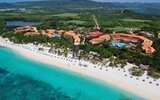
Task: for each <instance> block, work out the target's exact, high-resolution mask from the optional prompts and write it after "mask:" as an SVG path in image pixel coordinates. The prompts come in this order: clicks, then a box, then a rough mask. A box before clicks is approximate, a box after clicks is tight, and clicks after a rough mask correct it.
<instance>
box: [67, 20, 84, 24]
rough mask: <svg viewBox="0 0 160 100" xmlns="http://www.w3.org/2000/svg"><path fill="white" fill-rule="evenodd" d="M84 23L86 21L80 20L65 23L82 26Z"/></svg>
mask: <svg viewBox="0 0 160 100" xmlns="http://www.w3.org/2000/svg"><path fill="white" fill-rule="evenodd" d="M85 22H86V21H80V20H70V21H67V23H76V24H83V23H85Z"/></svg>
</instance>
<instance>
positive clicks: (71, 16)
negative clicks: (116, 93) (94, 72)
mask: <svg viewBox="0 0 160 100" xmlns="http://www.w3.org/2000/svg"><path fill="white" fill-rule="evenodd" d="M2 5H3V4H2ZM153 6H154V8H153ZM158 7H159V6H156V5H147V4H140V5H138V4H137V5H136V4H135V5H134V6H132V7H131V6H130V5H129V4H119V3H114V4H112V3H96V2H93V1H89V0H61V1H59V0H52V1H39V2H36V3H35V2H27V3H15V4H7V5H6V6H4V5H3V6H1V7H0V8H3V9H7V8H26V10H23V11H21V10H10V11H0V29H1V30H0V35H1V36H3V37H7V38H9V39H10V40H11V41H14V42H16V43H35V42H37V43H48V42H49V43H51V44H55V46H56V48H64V49H67V48H71V49H72V51H74V52H75V54H76V55H78V51H80V50H82V51H83V52H82V53H81V54H79V58H82V57H84V58H88V54H89V51H95V52H97V53H98V54H100V56H98V58H96V57H94V60H97V59H98V60H99V61H102V60H103V59H104V58H110V60H112V62H111V63H110V65H112V66H115V67H117V66H120V67H123V66H125V65H126V62H130V63H134V64H136V65H138V66H139V64H144V65H150V67H151V68H153V70H154V71H153V72H154V73H153V72H152V71H151V72H149V75H151V76H155V77H160V75H159V73H160V46H159V43H160V39H157V38H152V37H150V39H151V40H153V42H154V44H153V47H154V48H155V49H156V52H155V53H154V54H153V55H145V54H144V53H143V51H142V50H141V48H139V47H140V46H139V45H138V46H137V48H136V49H132V48H128V49H127V48H116V47H111V46H110V45H109V42H106V43H105V42H104V43H102V44H101V45H91V44H90V43H88V42H85V43H84V45H80V46H74V44H73V40H72V39H71V38H68V37H65V36H62V37H61V38H48V37H45V36H42V35H40V36H34V37H29V36H24V33H14V32H13V29H14V28H15V27H5V21H33V22H34V21H39V22H42V24H41V25H39V26H37V28H38V29H47V28H49V29H51V28H53V29H65V30H75V31H76V32H77V33H80V34H81V35H82V36H86V35H87V34H88V32H90V31H95V29H93V27H94V26H95V24H94V21H93V17H92V14H94V15H96V17H97V20H98V23H100V27H101V28H102V29H101V31H102V32H104V33H105V34H107V33H111V32H113V31H116V32H125V33H128V32H129V31H130V29H131V28H132V29H133V31H141V30H143V31H148V32H151V33H153V34H155V36H156V37H157V33H158V32H160V15H159V14H158V12H159V9H157V8H158ZM57 9H58V10H57ZM122 9H124V11H123V13H121V10H122ZM134 9H136V10H138V9H144V10H146V9H152V10H149V11H150V12H151V14H142V13H136V12H135V11H134ZM4 12H5V13H4ZM154 12H157V14H153V13H154ZM113 57H116V59H112V58H113ZM141 73H142V71H140V70H136V71H135V72H134V73H133V74H134V75H139V74H141Z"/></svg>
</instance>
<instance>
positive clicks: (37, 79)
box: [0, 48, 143, 100]
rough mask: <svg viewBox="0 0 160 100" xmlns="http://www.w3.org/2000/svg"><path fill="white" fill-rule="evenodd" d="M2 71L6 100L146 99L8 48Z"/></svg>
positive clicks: (0, 58)
mask: <svg viewBox="0 0 160 100" xmlns="http://www.w3.org/2000/svg"><path fill="white" fill-rule="evenodd" d="M0 68H1V69H0V73H2V77H0V81H2V83H0V86H1V87H4V88H6V89H3V88H0V91H3V93H2V94H3V95H5V97H4V99H3V100H17V99H16V97H21V98H34V99H27V100H44V99H45V100H50V99H48V98H47V96H48V95H49V96H51V97H52V98H54V97H55V98H57V99H51V100H89V99H90V100H143V99H142V98H141V97H138V96H136V95H133V94H131V93H128V92H126V91H123V90H121V89H118V88H117V87H115V86H113V85H110V84H108V85H106V84H103V82H99V81H96V80H95V79H92V78H89V77H85V78H84V77H82V76H81V75H80V74H76V73H73V72H69V71H66V70H63V69H59V68H57V67H52V68H51V66H50V65H46V64H42V63H39V62H33V61H31V60H29V59H26V58H24V57H22V56H21V55H19V54H17V53H15V52H13V51H11V50H9V49H6V48H0ZM8 73H11V74H9V75H8ZM6 76H7V78H4V77H6ZM4 82H7V83H5V84H4ZM17 82H18V83H17ZM14 84H16V85H15V86H14ZM5 85H7V87H6V86H5ZM13 91H18V92H13ZM22 91H25V92H22ZM31 91H32V92H31ZM32 93H33V94H32ZM14 95H15V96H14ZM42 95H43V98H40V97H41V96H42ZM32 96H33V97H32ZM0 97H1V96H0ZM10 97H12V98H10ZM6 98H7V99H6ZM19 100H21V99H19Z"/></svg>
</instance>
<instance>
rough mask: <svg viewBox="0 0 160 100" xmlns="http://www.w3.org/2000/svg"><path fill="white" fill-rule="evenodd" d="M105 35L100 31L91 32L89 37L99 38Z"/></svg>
mask: <svg viewBox="0 0 160 100" xmlns="http://www.w3.org/2000/svg"><path fill="white" fill-rule="evenodd" d="M102 34H103V33H102V32H100V31H96V32H91V33H89V34H88V36H89V37H97V36H100V35H102Z"/></svg>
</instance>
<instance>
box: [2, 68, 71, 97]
mask: <svg viewBox="0 0 160 100" xmlns="http://www.w3.org/2000/svg"><path fill="white" fill-rule="evenodd" d="M0 72H1V75H0V100H71V98H70V97H69V96H67V95H66V94H65V93H63V92H61V89H60V88H57V89H55V88H53V87H52V86H51V85H49V84H46V83H44V82H41V81H37V80H34V79H32V78H29V77H26V76H22V75H16V74H13V73H10V72H8V71H6V70H5V69H2V68H0Z"/></svg>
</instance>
